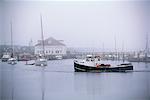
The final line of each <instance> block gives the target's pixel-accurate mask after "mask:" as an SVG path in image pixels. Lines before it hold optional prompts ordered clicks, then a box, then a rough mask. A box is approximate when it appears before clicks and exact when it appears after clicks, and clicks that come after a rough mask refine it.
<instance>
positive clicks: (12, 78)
mask: <svg viewBox="0 0 150 100" xmlns="http://www.w3.org/2000/svg"><path fill="white" fill-rule="evenodd" d="M14 69H15V67H14V66H13V65H12V67H11V82H12V83H11V85H12V93H11V98H12V100H14V89H15V88H14Z"/></svg>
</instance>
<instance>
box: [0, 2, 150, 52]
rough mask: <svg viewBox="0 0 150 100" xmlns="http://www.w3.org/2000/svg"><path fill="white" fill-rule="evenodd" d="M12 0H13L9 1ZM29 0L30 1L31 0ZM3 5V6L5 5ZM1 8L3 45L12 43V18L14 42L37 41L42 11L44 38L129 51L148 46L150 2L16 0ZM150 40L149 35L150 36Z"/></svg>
mask: <svg viewBox="0 0 150 100" xmlns="http://www.w3.org/2000/svg"><path fill="white" fill-rule="evenodd" d="M8 1H12V2H8ZM28 1H29V0H28ZM2 6H3V7H2ZM0 8H3V10H2V11H3V12H2V13H0V14H1V17H2V21H1V25H2V32H1V37H2V42H1V43H2V44H10V24H9V23H10V20H12V22H13V34H14V35H13V37H14V44H17V45H18V44H19V45H28V42H29V40H30V39H31V38H32V40H33V41H34V44H35V43H36V42H37V40H38V39H40V38H41V33H40V32H41V31H40V13H41V14H42V15H43V26H44V37H45V38H48V37H50V36H52V37H54V38H56V39H61V40H64V43H65V44H66V45H67V46H69V47H97V48H102V44H103V43H104V46H105V48H111V49H114V46H115V40H114V38H115V37H116V43H117V49H122V43H123V42H124V46H125V48H126V49H129V50H139V49H142V48H145V42H146V41H145V38H146V33H149V34H150V2H148V1H145V2H137V1H134V2H119V1H118V2H117V1H113V2H102V1H99V2H98V1H97V2H58V1H57V2H54V1H51V2H18V1H16V2H14V1H13V0H7V2H4V3H2V5H1V6H0ZM149 36H150V35H149ZM149 39H150V38H149Z"/></svg>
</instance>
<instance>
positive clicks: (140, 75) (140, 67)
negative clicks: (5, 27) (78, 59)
mask: <svg viewBox="0 0 150 100" xmlns="http://www.w3.org/2000/svg"><path fill="white" fill-rule="evenodd" d="M109 63H118V62H116V61H109ZM132 64H133V66H134V71H133V72H127V73H115V72H113V73H108V72H107V73H86V72H74V69H73V59H66V60H51V61H48V66H47V67H45V68H41V67H37V66H34V65H25V62H18V63H17V64H16V65H8V64H7V63H4V62H1V66H0V75H1V77H0V90H1V91H0V95H1V100H100V99H101V100H150V64H149V63H147V64H146V63H132Z"/></svg>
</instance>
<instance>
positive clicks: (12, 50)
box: [10, 21, 14, 57]
mask: <svg viewBox="0 0 150 100" xmlns="http://www.w3.org/2000/svg"><path fill="white" fill-rule="evenodd" d="M10 32H11V57H13V56H14V55H13V52H14V49H13V30H12V21H10Z"/></svg>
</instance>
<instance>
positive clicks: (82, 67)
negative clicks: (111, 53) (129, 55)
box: [74, 62, 133, 72]
mask: <svg viewBox="0 0 150 100" xmlns="http://www.w3.org/2000/svg"><path fill="white" fill-rule="evenodd" d="M74 70H75V72H125V71H126V70H133V65H130V64H129V65H126V66H124V67H119V66H118V67H109V68H98V67H91V66H85V65H80V64H78V63H76V62H74Z"/></svg>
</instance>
